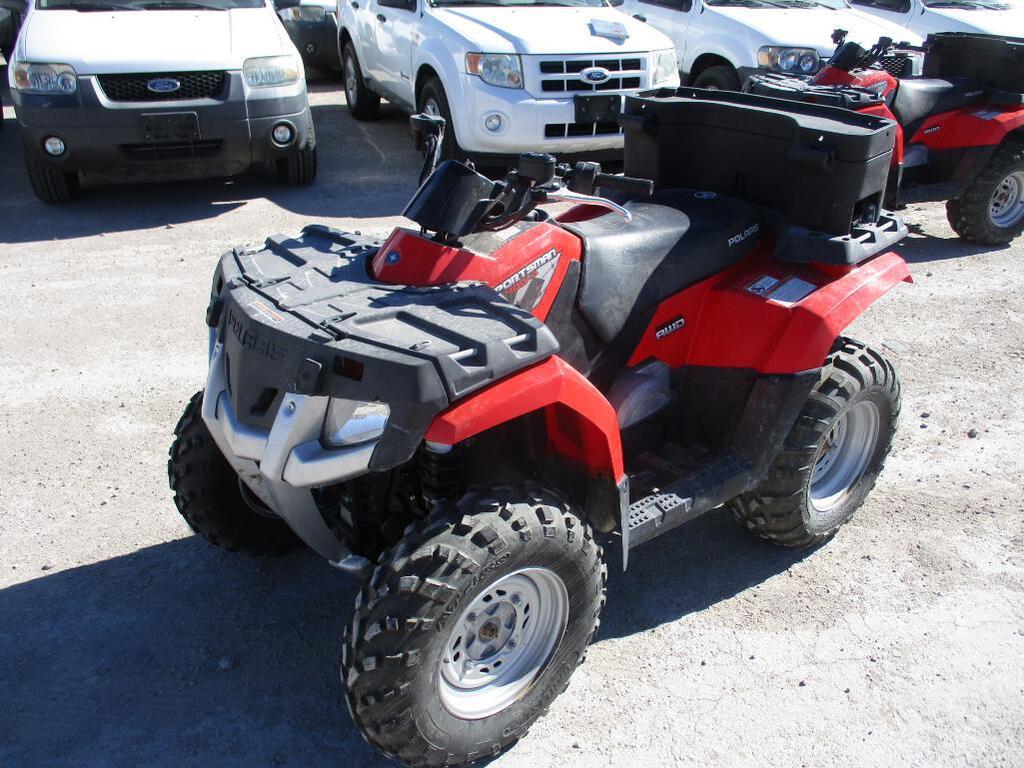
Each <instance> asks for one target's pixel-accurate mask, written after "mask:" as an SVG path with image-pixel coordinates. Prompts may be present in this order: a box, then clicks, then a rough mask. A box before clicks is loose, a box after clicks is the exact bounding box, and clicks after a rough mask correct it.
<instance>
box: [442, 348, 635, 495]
mask: <svg viewBox="0 0 1024 768" xmlns="http://www.w3.org/2000/svg"><path fill="white" fill-rule="evenodd" d="M534 411H543V413H544V415H545V418H546V421H547V434H548V450H549V451H550V452H551V453H554V454H556V455H558V456H562V457H564V458H566V459H568V460H569V461H571V462H573V463H575V464H579V465H581V466H583V467H584V468H586V469H587V471H588V472H589V473H590V474H591V475H601V476H605V477H608V478H610V479H612V480H614V481H615V482H616V483H617V482H619V481H620V480H621V479H622V478H623V477H624V476H625V468H624V464H623V460H622V441H621V439H620V436H619V422H618V418H617V417H616V415H615V410H614V409H613V408H612V406H611V404H610V403H609V402H608V400H607V399H606V398H605V396H604V395H602V394H601V393H600V392H599V391H598V390H597V389H596V388H595V387H594V385H593V384H591V383H590V382H589V381H587V380H586V379H585V378H583V376H582V375H580V373H579V372H578V371H577V370H576V369H575V368H573V367H572V366H571V365H569V364H568V363H566V362H565V361H564V360H562V359H561V358H558V357H549V358H548V359H547V360H545V361H544V362H542V363H538V364H537V365H534V366H531V367H530V368H527V369H525V370H522V371H519V372H518V373H515V374H513V375H512V376H509V377H508V378H505V379H502V380H501V381H499V382H497V383H495V384H493V385H491V386H490V387H488V388H487V389H484V390H482V391H480V392H478V393H477V394H475V395H472V396H470V397H467V398H466V399H465V400H460V401H459V402H458V403H456V404H455V405H453V406H452V407H450V408H449V409H448V410H446V411H445V412H443V413H442V414H440V415H439V416H438V417H437V418H436V419H434V422H433V423H432V424H431V425H430V429H428V430H427V434H426V440H427V441H428V442H432V443H440V444H443V445H454V444H456V443H458V442H461V441H463V440H466V439H467V438H470V437H473V436H474V435H478V434H480V433H482V432H486V431H487V430H488V429H491V428H493V427H496V426H498V425H499V424H504V423H506V422H508V421H511V420H513V419H516V418H518V417H520V416H525V415H526V414H528V413H533V412H534Z"/></svg>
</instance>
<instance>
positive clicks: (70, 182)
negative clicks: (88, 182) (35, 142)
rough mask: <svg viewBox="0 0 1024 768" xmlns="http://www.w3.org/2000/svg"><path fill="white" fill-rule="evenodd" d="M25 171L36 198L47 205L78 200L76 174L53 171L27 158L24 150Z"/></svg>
mask: <svg viewBox="0 0 1024 768" xmlns="http://www.w3.org/2000/svg"><path fill="white" fill-rule="evenodd" d="M25 153H26V154H25V170H26V172H27V173H28V182H29V184H30V185H31V186H32V191H33V192H35V194H36V197H38V198H39V199H40V200H42V201H43V202H44V203H46V204H47V205H60V204H62V203H70V202H72V201H73V200H76V199H77V198H78V193H79V189H80V184H79V180H78V174H77V173H68V172H66V171H60V170H55V169H53V168H51V167H50V166H48V165H46V164H45V163H40V162H39V161H38V160H35V159H34V158H32V157H29V155H28V150H27V149H26V150H25Z"/></svg>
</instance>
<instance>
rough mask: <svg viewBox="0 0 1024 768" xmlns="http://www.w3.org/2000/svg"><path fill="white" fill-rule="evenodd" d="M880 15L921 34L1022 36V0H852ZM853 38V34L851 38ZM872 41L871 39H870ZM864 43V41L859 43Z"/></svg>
mask: <svg viewBox="0 0 1024 768" xmlns="http://www.w3.org/2000/svg"><path fill="white" fill-rule="evenodd" d="M851 2H853V4H854V5H855V6H857V7H858V8H860V9H862V10H864V11H866V12H867V13H870V14H872V15H874V16H877V17H878V18H880V19H885V20H886V21H889V22H892V23H894V24H898V25H900V26H901V27H905V28H906V29H909V30H910V31H912V32H916V33H917V34H919V35H922V36H928V35H930V34H932V33H933V32H977V33H980V34H983V35H1011V36H1014V37H1024V0H851ZM850 39H851V40H855V39H856V38H852V37H851V38H850ZM869 42H873V41H869ZM862 44H863V43H862Z"/></svg>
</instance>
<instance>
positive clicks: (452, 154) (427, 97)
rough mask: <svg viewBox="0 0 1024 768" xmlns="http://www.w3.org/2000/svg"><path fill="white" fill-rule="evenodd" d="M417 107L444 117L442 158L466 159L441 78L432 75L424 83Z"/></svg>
mask: <svg viewBox="0 0 1024 768" xmlns="http://www.w3.org/2000/svg"><path fill="white" fill-rule="evenodd" d="M416 107H417V110H418V111H419V112H421V113H426V114H433V115H437V116H439V117H443V118H444V121H445V128H444V143H443V145H442V146H441V160H442V161H444V160H458V161H462V160H465V159H466V152H465V150H463V149H462V146H461V145H460V144H459V138H458V136H456V134H455V123H454V122H452V110H451V107H450V106H449V105H448V97H447V96H446V95H445V92H444V86H443V85H441V81H440V80H438V79H437V78H436V77H432V78H430V79H429V80H427V82H426V83H424V84H423V87H422V88H421V89H420V94H419V98H418V99H417V104H416Z"/></svg>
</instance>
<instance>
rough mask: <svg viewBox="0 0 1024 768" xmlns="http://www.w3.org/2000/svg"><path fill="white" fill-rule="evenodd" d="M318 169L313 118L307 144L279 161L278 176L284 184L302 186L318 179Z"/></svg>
mask: <svg viewBox="0 0 1024 768" xmlns="http://www.w3.org/2000/svg"><path fill="white" fill-rule="evenodd" d="M316 170H317V154H316V128H315V127H314V126H313V120H312V118H311V119H310V121H309V135H308V136H307V137H306V143H305V145H304V146H303V147H302V148H301V149H299V148H297V149H295V150H294V151H293V152H292V153H291V154H290V155H288V156H287V157H282V158H280V159H279V160H278V161H277V178H278V180H279V181H280V182H281V183H282V184H287V185H288V186H290V187H301V186H305V185H307V184H312V183H313V181H314V180H315V179H316Z"/></svg>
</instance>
